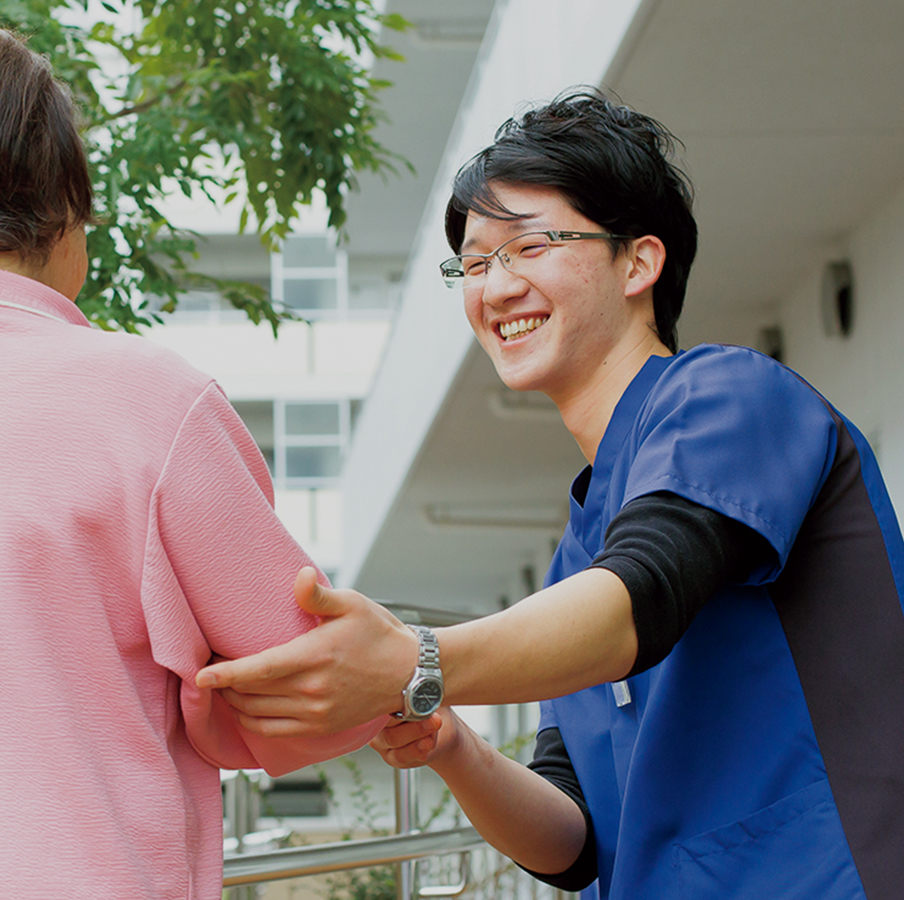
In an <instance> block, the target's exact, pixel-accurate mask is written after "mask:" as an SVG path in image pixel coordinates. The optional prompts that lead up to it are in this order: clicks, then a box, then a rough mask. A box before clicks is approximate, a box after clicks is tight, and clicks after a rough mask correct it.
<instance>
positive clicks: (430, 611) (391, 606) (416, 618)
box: [376, 600, 481, 628]
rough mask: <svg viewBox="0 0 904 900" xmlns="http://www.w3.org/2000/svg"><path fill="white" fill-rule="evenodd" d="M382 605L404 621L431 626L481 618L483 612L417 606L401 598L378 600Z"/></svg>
mask: <svg viewBox="0 0 904 900" xmlns="http://www.w3.org/2000/svg"><path fill="white" fill-rule="evenodd" d="M376 602H377V603H379V604H380V606H384V607H386V609H388V610H389V611H390V612H391V613H392V614H393V615H395V616H397V617H398V618H400V619H401V620H402V621H403V622H406V623H410V624H412V625H427V626H429V627H431V628H442V627H444V626H446V625H459V624H460V623H462V622H471V621H473V620H474V619H479V618H480V617H481V614H478V613H472V612H460V611H458V610H452V609H437V608H435V607H431V606H417V605H416V604H413V603H403V602H401V601H399V600H377V601H376Z"/></svg>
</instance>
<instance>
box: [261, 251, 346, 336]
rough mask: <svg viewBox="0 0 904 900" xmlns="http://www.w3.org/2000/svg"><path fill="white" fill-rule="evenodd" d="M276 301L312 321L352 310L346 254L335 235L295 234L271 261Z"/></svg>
mask: <svg viewBox="0 0 904 900" xmlns="http://www.w3.org/2000/svg"><path fill="white" fill-rule="evenodd" d="M271 277H272V282H273V284H272V291H273V299H274V300H275V301H279V302H281V303H283V304H285V305H286V306H287V307H289V308H290V309H293V310H296V311H297V312H298V313H299V314H301V315H303V316H304V317H305V318H308V319H316V318H329V317H336V316H337V315H339V314H340V313H344V312H345V311H346V310H347V309H348V269H347V260H346V254H345V252H344V251H341V250H338V249H337V248H336V243H335V240H334V239H333V236H332V235H331V234H309V235H308V234H305V235H302V234H295V235H289V236H288V237H287V238H286V239H285V241H283V246H282V251H281V252H280V253H274V254H273V256H272V259H271Z"/></svg>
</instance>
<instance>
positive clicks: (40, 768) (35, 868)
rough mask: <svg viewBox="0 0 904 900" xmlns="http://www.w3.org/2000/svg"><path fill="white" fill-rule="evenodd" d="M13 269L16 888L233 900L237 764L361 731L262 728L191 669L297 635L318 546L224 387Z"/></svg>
mask: <svg viewBox="0 0 904 900" xmlns="http://www.w3.org/2000/svg"><path fill="white" fill-rule="evenodd" d="M86 325H87V322H86V320H85V319H84V317H83V316H82V314H81V313H80V312H79V311H78V309H77V308H76V307H75V306H74V304H72V303H71V302H69V301H68V300H67V299H66V298H64V297H62V296H61V295H59V294H57V293H56V292H54V291H52V290H50V289H48V288H46V287H44V286H43V285H40V284H38V283H37V282H34V281H31V280H29V279H25V278H21V277H19V276H16V275H12V274H10V273H7V272H0V385H2V390H0V612H2V620H0V678H2V701H0V809H2V810H3V815H2V817H0V896H2V897H9V898H16V900H47V898H64V897H65V898H66V900H107V898H109V900H145V898H146V900H182V898H185V900H217V898H219V897H220V892H221V886H220V885H221V876H222V833H221V805H220V786H219V775H218V771H217V766H222V767H226V768H237V767H258V766H262V767H263V768H265V769H267V770H268V771H269V772H271V773H272V774H281V773H284V772H288V771H292V770H294V769H297V768H300V767H302V766H304V765H308V764H310V763H313V762H317V761H320V760H323V759H326V758H329V757H332V756H336V755H339V754H342V753H345V752H347V751H349V750H352V749H354V748H356V747H359V746H360V745H361V744H363V743H364V742H365V741H366V740H368V739H369V738H370V737H371V736H372V735H373V733H374V732H375V731H376V729H377V727H378V726H377V724H372V725H370V726H366V727H363V728H360V729H357V730H355V731H353V732H349V733H345V734H341V735H336V736H332V737H330V738H327V739H321V740H289V739H278V740H270V741H266V740H263V739H260V738H256V737H254V736H253V735H250V734H248V733H247V732H244V731H243V730H242V729H240V728H238V727H237V726H236V724H235V720H234V719H233V717H232V716H231V714H230V713H229V712H228V710H227V709H226V708H225V706H223V705H222V702H221V701H219V700H218V698H215V697H213V696H212V695H211V694H209V693H207V692H202V691H198V690H197V689H196V688H194V686H193V679H194V675H195V673H196V672H197V671H198V669H199V668H200V667H201V666H203V665H204V664H205V663H206V662H207V661H208V659H209V658H210V656H211V654H212V653H217V654H219V655H221V656H227V657H234V656H238V655H243V654H247V653H250V652H255V651H258V650H261V649H264V648H265V647H268V646H271V645H273V644H276V643H281V642H283V641H286V640H288V639H290V638H292V637H294V636H295V635H297V634H299V633H300V632H302V631H304V630H307V629H309V628H310V627H312V626H313V625H314V624H315V621H314V620H313V619H311V618H310V617H309V616H306V615H305V614H302V613H301V612H300V611H299V610H298V608H297V607H296V605H295V603H294V600H293V598H292V583H293V581H294V577H295V573H296V571H297V570H298V569H299V568H300V567H301V566H302V565H305V564H310V562H311V561H310V559H309V558H308V557H307V555H306V554H305V553H304V552H303V551H302V550H301V549H300V548H299V547H298V546H297V544H295V542H294V541H293V540H292V538H291V537H290V536H289V535H288V533H287V532H286V531H285V529H284V528H283V527H282V525H281V524H280V522H279V520H278V519H277V518H276V516H275V514H274V513H273V509H272V500H273V498H272V488H271V484H270V478H269V475H268V473H267V469H266V465H265V463H264V461H263V459H262V458H261V456H260V453H259V452H258V450H257V448H256V447H255V446H254V443H253V441H252V439H251V438H250V436H249V435H248V433H247V432H246V431H245V429H244V427H243V426H242V424H241V422H240V420H239V419H238V417H237V416H236V415H235V413H234V412H233V410H232V408H231V406H230V405H229V403H228V402H227V401H226V399H225V398H224V397H223V395H222V393H221V391H220V390H219V388H218V387H217V386H216V384H215V383H213V382H212V381H211V380H210V379H209V378H207V377H206V376H204V375H201V374H200V373H198V372H196V371H195V370H193V369H192V368H190V367H189V366H188V365H187V364H186V363H185V362H183V361H182V360H181V359H179V358H178V357H176V356H174V355H172V354H170V353H169V352H166V351H164V350H161V349H160V348H158V347H155V346H154V345H152V344H150V343H148V342H146V341H144V340H143V339H141V338H138V337H133V336H128V335H121V334H114V335H111V334H105V333H102V332H99V331H96V330H94V329H91V328H89V327H85V326H86Z"/></svg>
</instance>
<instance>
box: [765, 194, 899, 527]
mask: <svg viewBox="0 0 904 900" xmlns="http://www.w3.org/2000/svg"><path fill="white" fill-rule="evenodd" d="M844 258H848V259H849V260H850V261H851V263H852V266H853V272H854V304H855V306H854V319H853V330H852V332H851V334H850V335H849V336H848V337H840V336H834V337H830V336H828V335H827V334H826V331H825V329H824V327H823V319H822V310H821V305H820V284H821V275H822V267H821V266H820V267H818V268H817V269H814V270H813V271H811V272H810V273H809V275H808V277H807V278H806V280H805V281H804V282H803V283H802V284H800V285H799V286H797V287H796V289H794V290H792V291H791V292H790V293H789V296H788V298H787V299H786V300H785V301H784V302H783V303H782V304H781V307H780V322H781V326H782V329H783V331H784V337H785V361H786V362H787V363H788V365H790V366H791V368H793V369H795V370H796V371H798V372H799V373H800V374H801V375H803V376H804V377H805V378H807V379H808V380H809V381H810V382H811V383H812V384H813V385H814V386H815V387H816V388H817V389H818V390H820V391H821V392H822V393H823V394H824V395H825V396H826V397H827V398H828V399H829V400H830V401H831V402H832V403H833V404H834V405H835V406H837V407H838V408H839V409H840V410H841V412H843V413H844V414H845V415H846V416H848V418H850V419H851V420H852V421H853V422H854V423H855V424H856V425H857V426H858V428H860V430H861V431H863V433H864V434H865V435H866V437H867V438H868V439H869V441H870V443H871V444H872V445H873V447H874V448H875V449H876V450H877V453H878V457H879V464H880V465H881V467H882V470H883V473H884V475H885V480H886V483H887V485H888V488H889V493H890V494H891V497H892V500H893V501H894V504H895V507H896V509H897V512H898V514H899V516H902V515H904V365H902V359H901V341H902V335H904V183H902V184H899V185H897V186H894V187H893V188H892V190H890V191H889V199H888V200H887V202H886V203H885V204H884V205H883V206H882V207H881V208H880V209H878V210H876V211H875V212H874V214H873V215H871V216H870V217H868V218H867V219H866V220H864V221H863V222H862V224H861V225H860V226H859V227H858V228H856V229H855V230H854V231H853V232H852V233H851V234H850V235H849V236H848V237H846V238H845V239H843V240H840V241H839V242H838V243H837V244H835V245H834V246H831V247H826V249H825V255H824V261H825V262H829V261H832V260H837V259H844ZM766 264H768V261H767V263H766Z"/></svg>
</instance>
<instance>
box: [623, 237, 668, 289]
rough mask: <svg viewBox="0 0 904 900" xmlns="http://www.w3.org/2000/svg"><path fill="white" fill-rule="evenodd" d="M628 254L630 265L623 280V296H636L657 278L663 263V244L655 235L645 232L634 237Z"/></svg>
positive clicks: (650, 285)
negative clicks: (641, 235) (625, 278)
mask: <svg viewBox="0 0 904 900" xmlns="http://www.w3.org/2000/svg"><path fill="white" fill-rule="evenodd" d="M628 254H629V259H630V261H631V265H630V267H629V269H628V279H627V281H626V282H625V296H626V297H637V296H638V295H640V294H642V293H643V292H644V291H645V290H647V288H651V287H652V286H653V285H654V284H656V282H657V281H658V280H659V276H660V275H661V274H662V267H663V265H665V245H664V244H663V243H662V241H661V240H659V238H658V237H656V236H655V235H652V234H646V235H644V236H643V237H639V238H635V239H634V241H633V242H632V244H631V247H630V249H629V250H628Z"/></svg>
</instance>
